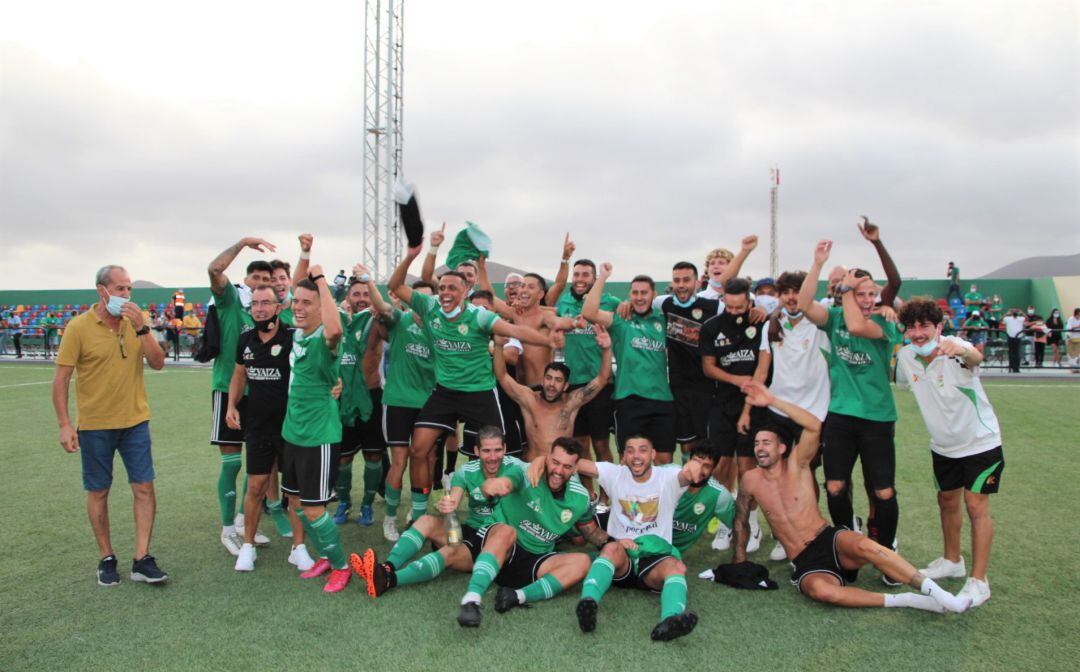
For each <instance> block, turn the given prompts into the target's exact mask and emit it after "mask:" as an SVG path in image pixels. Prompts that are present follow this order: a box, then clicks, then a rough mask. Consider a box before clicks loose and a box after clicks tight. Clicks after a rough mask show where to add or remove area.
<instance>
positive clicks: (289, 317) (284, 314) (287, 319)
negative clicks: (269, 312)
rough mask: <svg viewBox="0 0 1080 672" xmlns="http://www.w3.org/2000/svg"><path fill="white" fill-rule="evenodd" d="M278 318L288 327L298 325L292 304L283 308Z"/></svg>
mask: <svg viewBox="0 0 1080 672" xmlns="http://www.w3.org/2000/svg"><path fill="white" fill-rule="evenodd" d="M278 320H280V321H281V323H282V324H284V325H285V326H286V327H295V326H296V320H295V319H293V314H292V306H291V305H290V306H289V307H287V308H285V309H283V310H282V311H281V312H280V313H278Z"/></svg>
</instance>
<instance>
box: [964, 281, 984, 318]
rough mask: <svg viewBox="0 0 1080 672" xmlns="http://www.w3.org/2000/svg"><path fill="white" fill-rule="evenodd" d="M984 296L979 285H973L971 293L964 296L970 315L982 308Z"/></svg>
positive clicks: (965, 305)
mask: <svg viewBox="0 0 1080 672" xmlns="http://www.w3.org/2000/svg"><path fill="white" fill-rule="evenodd" d="M982 304H983V295H982V293H981V292H980V291H979V287H978V285H976V284H975V283H971V291H970V292H968V293H967V294H965V295H964V307H965V308H967V311H968V312H969V313H970V312H971V311H973V310H978V309H980V308H982Z"/></svg>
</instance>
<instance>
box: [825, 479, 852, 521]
mask: <svg viewBox="0 0 1080 672" xmlns="http://www.w3.org/2000/svg"><path fill="white" fill-rule="evenodd" d="M825 493H826V499H827V500H828V503H829V515H830V516H832V521H833V525H835V526H836V527H847V528H850V527H851V519H852V517H853V516H854V515H855V509H854V508H853V507H852V506H851V491H850V490H848V489H847V488H844V489H843V490H841V491H840V492H838V493H837V494H835V495H834V494H833V493H831V492H829V490H828V489H826V490H825Z"/></svg>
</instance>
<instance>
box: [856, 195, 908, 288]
mask: <svg viewBox="0 0 1080 672" xmlns="http://www.w3.org/2000/svg"><path fill="white" fill-rule="evenodd" d="M858 226H859V233H861V234H862V237H863V238H865V239H867V240H869V241H870V244H871V245H873V246H874V249H875V250H877V253H878V259H880V260H881V267H882V269H884V271H885V287H883V288H882V290H881V303H882V305H885V306H889V307H890V308H891V307H892V305H893V301H895V300H896V295H897V294H898V293H899V292H900V284H901V282H902V281H901V280H900V271H898V270H896V264H895V263H893V260H892V257H891V256H889V251H888V250H886V249H885V244H884V243H882V242H881V229H880V228H879V227H878V225H877V224H872V223H871V222H870V220H869V219H868V218H867V217H866V215H863V221H862V222H861V223H860V224H859V225H858Z"/></svg>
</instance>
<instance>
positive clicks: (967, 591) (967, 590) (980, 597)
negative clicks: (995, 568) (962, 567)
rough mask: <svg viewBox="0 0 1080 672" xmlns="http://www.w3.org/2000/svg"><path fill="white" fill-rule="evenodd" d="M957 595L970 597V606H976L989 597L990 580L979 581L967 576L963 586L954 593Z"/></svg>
mask: <svg viewBox="0 0 1080 672" xmlns="http://www.w3.org/2000/svg"><path fill="white" fill-rule="evenodd" d="M956 596H957V597H970V598H971V606H973V607H977V606H979V605H980V604H982V603H983V602H986V601H987V600H989V599H990V582H989V581H980V580H979V579H976V578H975V577H974V576H969V577H968V580H967V582H965V583H964V587H963V588H961V589H960V592H959V593H957V594H956Z"/></svg>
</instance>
